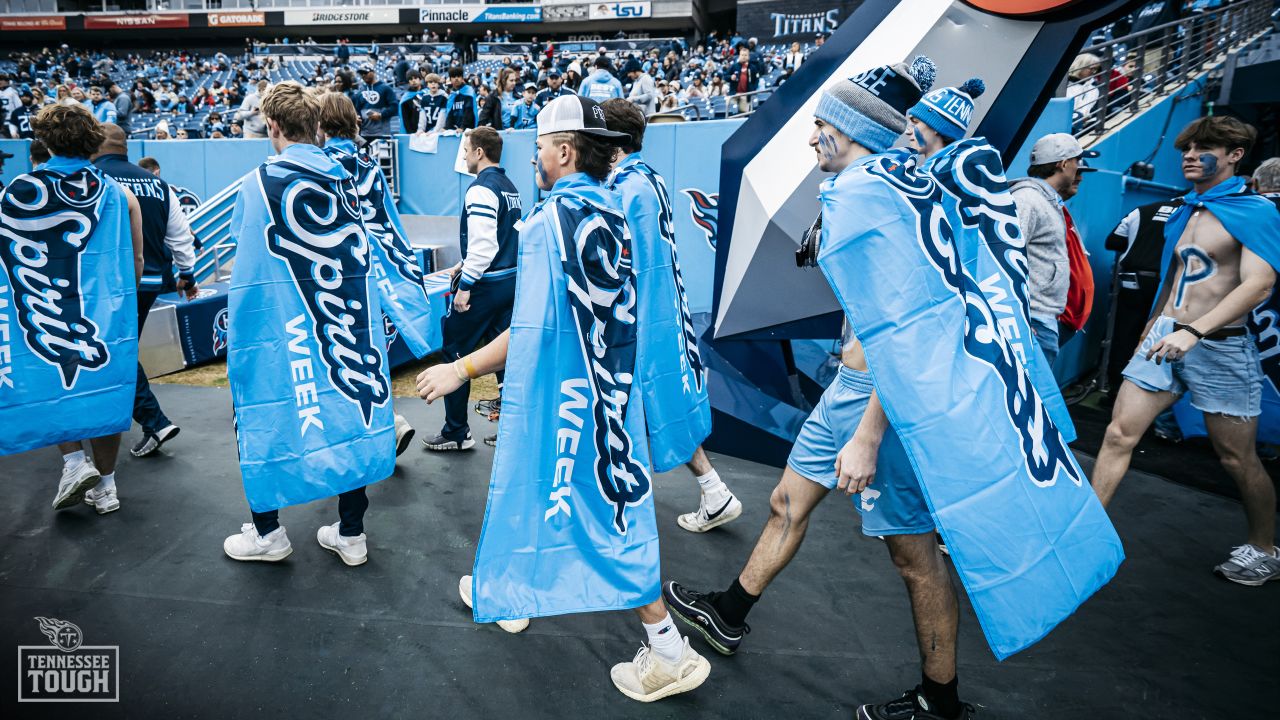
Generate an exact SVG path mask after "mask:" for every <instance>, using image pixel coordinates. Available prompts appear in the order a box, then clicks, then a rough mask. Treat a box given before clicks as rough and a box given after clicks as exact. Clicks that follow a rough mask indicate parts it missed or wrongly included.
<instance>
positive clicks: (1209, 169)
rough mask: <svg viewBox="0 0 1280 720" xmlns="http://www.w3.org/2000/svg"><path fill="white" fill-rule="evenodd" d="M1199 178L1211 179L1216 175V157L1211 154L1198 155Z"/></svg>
mask: <svg viewBox="0 0 1280 720" xmlns="http://www.w3.org/2000/svg"><path fill="white" fill-rule="evenodd" d="M1200 167H1201V168H1202V170H1201V174H1200V177H1202V178H1211V177H1213V176H1214V175H1217V174H1218V156H1217V155H1214V154H1213V153H1200Z"/></svg>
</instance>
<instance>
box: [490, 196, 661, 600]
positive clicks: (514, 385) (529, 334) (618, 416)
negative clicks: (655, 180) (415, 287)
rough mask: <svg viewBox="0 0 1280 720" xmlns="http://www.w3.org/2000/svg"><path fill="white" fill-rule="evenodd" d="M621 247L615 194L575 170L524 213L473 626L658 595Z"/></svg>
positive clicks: (626, 245)
mask: <svg viewBox="0 0 1280 720" xmlns="http://www.w3.org/2000/svg"><path fill="white" fill-rule="evenodd" d="M630 246H631V237H630V235H629V233H628V231H627V225H626V220H625V218H624V217H623V215H622V207H621V204H620V201H619V198H618V196H617V194H615V193H613V192H611V191H610V190H608V189H607V188H605V187H604V186H603V185H602V184H600V183H597V182H596V181H594V180H592V179H591V178H590V177H588V176H587V175H585V174H583V173H578V174H575V175H570V176H569V177H566V178H561V179H560V180H559V181H558V182H556V184H555V186H554V187H553V188H552V190H551V192H550V194H548V196H547V198H546V199H545V200H543V201H542V202H541V203H539V204H538V205H537V207H535V208H534V209H533V211H532V212H530V213H529V215H528V217H526V218H525V219H524V221H523V226H522V228H521V230H520V259H519V263H518V267H519V271H518V272H517V274H516V278H517V279H516V285H517V290H516V302H515V309H514V312H513V315H512V320H511V339H510V345H509V346H508V350H507V377H506V382H505V383H504V384H503V387H502V418H501V420H499V423H498V449H497V452H496V454H495V457H494V461H493V476H492V478H491V480H490V481H489V504H488V507H487V509H486V511H485V517H484V529H483V530H482V531H481V534H480V543H479V545H478V546H477V548H476V562H475V570H474V572H473V583H474V585H473V587H472V597H473V598H474V604H475V620H476V622H493V621H495V620H506V619H512V618H523V617H540V616H545V615H559V614H564V613H576V612H590V611H597V610H622V609H627V608H634V607H640V606H642V605H646V604H648V603H650V602H653V601H654V600H655V599H657V598H658V595H659V592H660V583H661V576H660V573H659V567H658V528H657V521H656V519H655V517H654V510H653V494H652V481H651V478H650V475H649V469H648V465H649V454H648V448H647V444H646V440H645V422H644V407H643V403H642V402H641V401H640V399H639V387H638V386H637V385H636V383H634V381H633V377H634V374H635V371H636V336H637V329H636V318H635V274H634V271H633V269H632V267H631V247H630Z"/></svg>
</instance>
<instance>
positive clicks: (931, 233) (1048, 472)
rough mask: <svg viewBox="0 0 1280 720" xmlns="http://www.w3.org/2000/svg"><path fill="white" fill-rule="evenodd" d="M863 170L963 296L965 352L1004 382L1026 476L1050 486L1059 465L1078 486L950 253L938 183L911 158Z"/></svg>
mask: <svg viewBox="0 0 1280 720" xmlns="http://www.w3.org/2000/svg"><path fill="white" fill-rule="evenodd" d="M867 172H868V173H869V174H871V175H872V176H874V177H877V178H880V179H881V180H883V181H885V182H886V183H888V184H889V185H890V187H892V188H893V189H894V190H896V191H897V192H898V194H899V195H900V196H901V197H902V199H903V200H904V201H906V202H907V203H908V204H909V205H910V206H911V209H912V212H913V213H914V214H915V216H916V219H917V220H916V233H915V234H916V237H917V239H918V241H919V243H920V247H921V248H922V249H923V250H924V252H925V255H926V257H927V258H928V259H929V261H930V263H931V264H932V265H933V266H934V269H935V270H936V271H937V273H938V276H939V277H940V278H941V279H942V280H943V282H944V283H945V284H946V285H947V286H948V287H950V288H951V289H952V291H953V292H955V294H956V295H959V296H960V297H962V298H963V299H964V302H965V309H966V312H965V316H966V318H965V319H966V322H965V328H964V330H965V334H964V349H965V352H966V353H967V354H968V355H969V356H970V357H972V358H974V359H975V360H978V361H980V362H982V363H984V364H986V365H989V366H990V367H991V368H992V369H993V370H995V371H996V373H997V374H998V376H999V378H1000V381H1001V383H1002V384H1003V385H1004V388H1005V405H1006V409H1007V410H1008V413H1009V422H1010V424H1011V425H1012V426H1013V427H1014V428H1015V429H1016V430H1017V431H1018V433H1019V434H1020V435H1021V436H1022V455H1023V457H1024V458H1026V463H1027V470H1028V471H1029V472H1030V474H1031V481H1032V482H1033V483H1035V484H1036V485H1037V486H1040V487H1050V486H1052V485H1054V484H1055V483H1056V482H1057V477H1058V472H1059V471H1060V470H1061V471H1063V472H1065V473H1066V475H1067V477H1068V478H1070V480H1071V481H1072V482H1073V483H1075V484H1076V485H1077V486H1079V485H1081V484H1082V482H1083V477H1081V475H1080V473H1079V472H1078V471H1077V470H1076V467H1075V465H1074V463H1072V462H1071V458H1072V457H1073V456H1072V455H1071V450H1070V448H1068V447H1067V445H1066V442H1065V441H1064V440H1063V438H1062V434H1061V433H1060V432H1059V431H1058V429H1057V427H1056V426H1055V425H1054V423H1053V420H1052V418H1051V417H1050V416H1049V412H1048V410H1047V409H1046V408H1045V406H1044V402H1043V401H1042V400H1041V398H1040V395H1039V393H1037V392H1036V390H1035V388H1034V386H1032V385H1031V384H1030V382H1029V381H1028V380H1029V378H1028V375H1027V373H1026V372H1024V370H1023V368H1022V367H1021V366H1020V365H1019V363H1018V361H1017V359H1016V357H1015V355H1014V353H1013V350H1012V349H1011V348H1010V346H1009V343H1008V341H1006V340H1005V338H1004V336H1003V335H1002V334H1001V332H1000V330H999V328H998V325H997V323H996V320H995V313H994V311H993V310H992V308H991V305H990V302H989V301H988V299H987V298H986V296H985V295H984V294H983V293H982V289H981V287H979V285H978V282H977V281H976V280H974V278H973V277H972V276H971V275H970V274H969V273H968V272H967V271H966V270H965V267H964V264H963V263H962V261H961V258H960V256H959V254H958V253H957V252H956V247H955V241H954V237H953V234H952V228H951V225H950V223H949V222H948V221H947V218H946V214H945V212H944V211H943V209H942V204H941V195H942V189H941V188H940V187H939V185H938V183H936V182H934V181H933V180H932V179H930V178H929V177H928V176H925V175H919V174H916V172H915V164H914V162H913V161H911V160H908V161H906V162H903V161H902V159H901V158H897V157H892V156H889V157H879V158H876V159H875V160H873V161H871V162H870V163H869V164H868V165H867Z"/></svg>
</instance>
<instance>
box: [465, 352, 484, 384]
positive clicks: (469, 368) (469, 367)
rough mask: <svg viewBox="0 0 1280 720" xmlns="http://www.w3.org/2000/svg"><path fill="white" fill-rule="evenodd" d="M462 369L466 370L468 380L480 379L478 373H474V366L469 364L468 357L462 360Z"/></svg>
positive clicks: (469, 359)
mask: <svg viewBox="0 0 1280 720" xmlns="http://www.w3.org/2000/svg"><path fill="white" fill-rule="evenodd" d="M462 367H464V368H466V370H467V379H468V380H475V379H476V378H478V377H480V373H478V372H476V366H475V365H472V364H471V356H470V355H468V356H466V357H464V358H462Z"/></svg>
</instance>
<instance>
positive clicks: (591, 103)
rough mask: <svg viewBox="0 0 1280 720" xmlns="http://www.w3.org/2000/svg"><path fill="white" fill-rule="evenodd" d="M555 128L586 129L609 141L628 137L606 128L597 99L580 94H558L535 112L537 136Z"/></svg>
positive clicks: (556, 129)
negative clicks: (536, 113) (536, 114)
mask: <svg viewBox="0 0 1280 720" xmlns="http://www.w3.org/2000/svg"><path fill="white" fill-rule="evenodd" d="M558 132H580V133H586V134H587V135H594V136H596V137H598V138H600V139H601V140H604V141H605V142H608V143H610V144H618V143H626V142H630V140H631V136H630V135H628V134H627V133H622V132H617V131H614V130H610V129H609V126H608V124H607V123H606V122H605V118H604V108H602V107H600V103H598V102H596V101H595V100H592V99H591V98H588V97H583V96H581V95H561V96H560V97H558V98H556V99H555V100H552V101H551V102H549V103H547V104H546V106H545V107H543V108H542V110H541V111H539V112H538V136H539V137H541V136H543V135H550V134H551V133H558Z"/></svg>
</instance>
